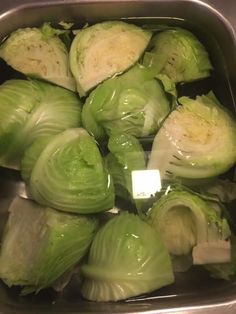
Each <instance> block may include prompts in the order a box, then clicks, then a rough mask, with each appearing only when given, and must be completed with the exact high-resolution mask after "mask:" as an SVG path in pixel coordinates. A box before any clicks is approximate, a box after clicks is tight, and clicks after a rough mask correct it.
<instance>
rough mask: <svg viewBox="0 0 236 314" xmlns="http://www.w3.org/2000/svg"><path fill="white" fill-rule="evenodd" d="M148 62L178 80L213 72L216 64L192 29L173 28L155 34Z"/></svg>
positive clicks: (145, 58) (205, 75)
mask: <svg viewBox="0 0 236 314" xmlns="http://www.w3.org/2000/svg"><path fill="white" fill-rule="evenodd" d="M150 47H151V50H150V51H149V52H146V53H145V55H144V61H143V63H144V65H145V66H147V67H150V68H152V69H154V70H155V71H156V73H157V74H163V75H166V76H168V77H169V79H171V80H172V81H173V82H174V83H179V82H184V83H185V82H191V81H195V80H198V79H203V78H205V77H208V76H210V71H211V70H212V65H211V62H210V59H209V56H208V53H207V51H206V49H205V47H204V46H203V45H202V44H201V42H200V41H199V40H198V39H197V38H196V37H195V36H194V35H193V34H192V33H191V32H189V31H187V30H185V29H182V28H177V27H176V28H170V29H167V30H164V31H162V32H159V33H158V34H157V35H155V36H154V37H153V38H152V40H151V43H150Z"/></svg>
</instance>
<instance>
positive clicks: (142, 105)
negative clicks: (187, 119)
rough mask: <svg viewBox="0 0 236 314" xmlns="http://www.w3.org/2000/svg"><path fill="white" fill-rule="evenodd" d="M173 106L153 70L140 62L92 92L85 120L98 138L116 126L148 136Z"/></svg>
mask: <svg viewBox="0 0 236 314" xmlns="http://www.w3.org/2000/svg"><path fill="white" fill-rule="evenodd" d="M169 110H170V108H169V101H168V99H167V97H166V95H165V92H164V91H163V88H162V87H161V85H160V84H159V83H158V81H157V80H155V79H154V78H153V73H152V72H151V71H150V70H148V69H145V68H143V67H142V66H140V65H136V66H135V67H133V68H132V69H130V70H129V71H128V72H126V73H125V74H123V75H121V76H119V77H115V78H111V79H109V80H107V81H105V82H104V83H102V84H101V85H99V86H98V87H97V88H96V89H95V90H94V91H93V92H91V94H90V95H89V97H88V98H87V100H86V102H85V105H84V107H83V110H82V123H83V125H84V127H85V128H86V129H87V130H88V131H89V132H90V133H91V134H93V135H94V136H95V138H96V139H97V140H103V139H104V138H105V137H106V134H108V135H109V134H110V133H111V132H112V131H113V130H116V131H120V132H123V133H126V134H130V135H133V136H136V137H144V136H147V135H149V134H154V133H155V132H156V131H157V130H158V128H159V127H160V124H161V122H162V121H163V119H164V118H165V117H166V116H167V114H168V113H169Z"/></svg>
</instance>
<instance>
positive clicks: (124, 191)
mask: <svg viewBox="0 0 236 314" xmlns="http://www.w3.org/2000/svg"><path fill="white" fill-rule="evenodd" d="M108 148H109V150H110V153H109V154H108V155H107V156H106V164H107V168H108V170H109V172H110V174H111V176H112V178H113V181H114V185H115V192H116V194H117V195H119V196H120V197H122V198H127V199H130V198H131V199H132V196H133V193H132V171H134V170H145V169H146V164H145V155H144V151H143V148H142V146H141V144H140V143H139V141H138V140H137V139H136V138H135V137H133V136H132V135H128V134H124V133H119V132H118V133H117V132H115V133H113V134H112V135H111V137H110V138H109V141H108Z"/></svg>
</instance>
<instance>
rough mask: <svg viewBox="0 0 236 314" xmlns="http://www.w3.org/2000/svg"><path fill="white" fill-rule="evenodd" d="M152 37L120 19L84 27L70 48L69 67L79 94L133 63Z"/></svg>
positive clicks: (149, 33) (83, 93)
mask: <svg viewBox="0 0 236 314" xmlns="http://www.w3.org/2000/svg"><path fill="white" fill-rule="evenodd" d="M150 38H151V32H149V31H146V30H143V29H142V28H140V27H138V26H135V25H132V24H127V23H125V22H121V21H108V22H102V23H97V24H95V25H92V26H89V27H86V28H83V29H82V30H80V31H79V32H78V33H77V35H76V36H75V38H74V40H73V42H72V45H71V49H70V67H71V71H72V73H73V75H74V77H75V79H76V83H77V90H78V92H79V94H80V96H85V95H86V93H87V92H88V91H89V90H91V89H92V88H93V87H95V86H96V85H98V84H99V83H101V82H102V81H104V80H106V79H108V78H109V77H111V76H114V75H116V74H120V73H122V72H124V71H125V70H127V69H128V68H130V67H131V66H132V65H134V64H135V63H136V62H137V61H138V60H139V58H140V57H141V55H142V54H143V52H144V50H145V49H146V47H147V45H148V42H149V40H150Z"/></svg>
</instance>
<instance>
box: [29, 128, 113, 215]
mask: <svg viewBox="0 0 236 314" xmlns="http://www.w3.org/2000/svg"><path fill="white" fill-rule="evenodd" d="M34 148H35V150H34ZM29 149H30V148H29ZM38 152H39V151H38V146H37V145H36V144H34V147H33V149H30V151H29V152H28V153H27V152H26V154H25V158H26V159H28V160H33V163H32V165H33V164H34V165H33V167H31V166H30V168H33V170H32V173H31V176H30V180H29V193H30V195H31V197H32V198H33V199H34V200H35V201H37V202H38V203H39V204H42V205H46V206H51V207H53V208H56V209H59V210H63V211H68V212H75V213H80V214H89V213H96V212H102V211H106V210H108V209H111V208H112V207H113V206H114V188H113V183H112V180H111V177H110V175H109V173H108V172H107V170H106V168H105V166H104V163H103V159H102V156H101V154H100V152H99V149H98V147H97V145H96V142H95V141H94V139H93V138H92V137H91V136H90V135H89V134H88V133H87V132H86V131H85V130H84V129H81V128H77V129H68V130H66V131H64V132H62V133H60V134H58V135H56V136H55V137H53V138H52V139H51V140H50V141H49V143H48V144H47V145H46V147H45V148H44V149H43V150H42V152H41V154H40V155H38V156H37V158H38V159H37V161H36V162H35V161H34V160H35V157H34V156H35V155H37V154H38ZM26 159H25V160H24V162H23V164H24V165H26V166H27V165H29V164H30V162H31V161H29V163H28V161H27V160H26Z"/></svg>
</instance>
